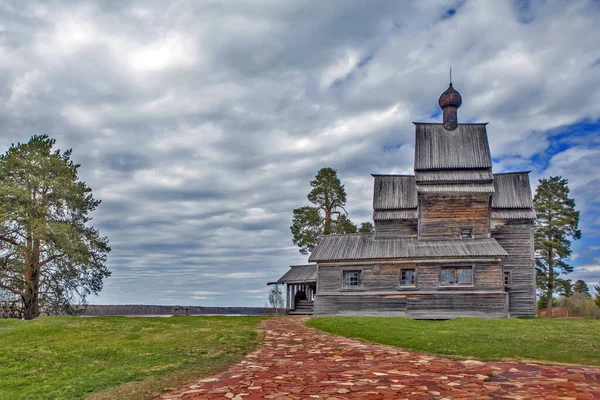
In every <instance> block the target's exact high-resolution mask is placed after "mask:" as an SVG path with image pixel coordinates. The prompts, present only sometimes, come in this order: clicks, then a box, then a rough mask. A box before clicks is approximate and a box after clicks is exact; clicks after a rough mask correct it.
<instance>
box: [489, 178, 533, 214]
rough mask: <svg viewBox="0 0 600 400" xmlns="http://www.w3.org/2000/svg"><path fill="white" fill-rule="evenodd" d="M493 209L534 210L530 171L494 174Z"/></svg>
mask: <svg viewBox="0 0 600 400" xmlns="http://www.w3.org/2000/svg"><path fill="white" fill-rule="evenodd" d="M494 189H495V192H494V194H493V195H492V208H526V209H532V208H533V199H532V196H531V186H530V185H529V171H527V172H511V173H507V174H494Z"/></svg>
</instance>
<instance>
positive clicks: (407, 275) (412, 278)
mask: <svg viewBox="0 0 600 400" xmlns="http://www.w3.org/2000/svg"><path fill="white" fill-rule="evenodd" d="M416 275H417V274H416V271H415V269H414V268H411V269H402V270H400V286H402V287H406V286H408V287H411V286H412V287H414V286H416Z"/></svg>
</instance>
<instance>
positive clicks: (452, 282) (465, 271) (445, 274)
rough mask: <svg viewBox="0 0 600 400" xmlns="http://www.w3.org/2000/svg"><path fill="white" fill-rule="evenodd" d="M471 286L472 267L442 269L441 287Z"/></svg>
mask: <svg viewBox="0 0 600 400" xmlns="http://www.w3.org/2000/svg"><path fill="white" fill-rule="evenodd" d="M472 284H473V268H472V267H452V268H442V273H441V285H442V286H468V285H472Z"/></svg>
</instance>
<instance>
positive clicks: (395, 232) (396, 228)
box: [375, 219, 418, 237]
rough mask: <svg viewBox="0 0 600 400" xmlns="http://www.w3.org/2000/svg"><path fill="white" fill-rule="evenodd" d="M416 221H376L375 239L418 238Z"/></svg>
mask: <svg viewBox="0 0 600 400" xmlns="http://www.w3.org/2000/svg"><path fill="white" fill-rule="evenodd" d="M417 225H418V222H417V220H416V219H397V220H390V221H387V220H382V221H375V237H417Z"/></svg>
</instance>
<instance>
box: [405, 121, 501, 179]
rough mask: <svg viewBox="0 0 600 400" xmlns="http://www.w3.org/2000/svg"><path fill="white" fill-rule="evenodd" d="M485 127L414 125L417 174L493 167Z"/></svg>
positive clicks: (479, 125)
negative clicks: (451, 127)
mask: <svg viewBox="0 0 600 400" xmlns="http://www.w3.org/2000/svg"><path fill="white" fill-rule="evenodd" d="M485 126H486V124H459V125H458V127H457V128H456V129H455V130H453V131H447V130H446V129H444V126H443V125H442V124H429V123H415V171H418V170H440V169H449V168H459V169H477V168H479V169H481V168H483V169H487V168H492V157H491V155H490V146H489V143H488V139H487V131H486V128H485Z"/></svg>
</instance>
